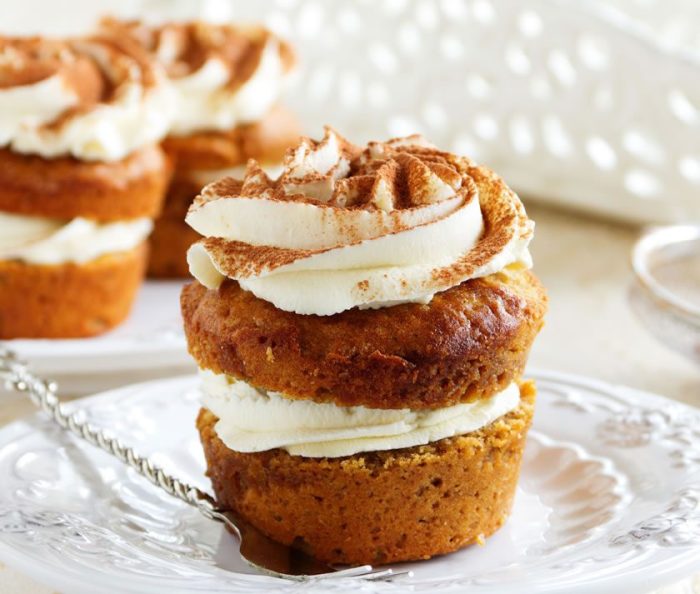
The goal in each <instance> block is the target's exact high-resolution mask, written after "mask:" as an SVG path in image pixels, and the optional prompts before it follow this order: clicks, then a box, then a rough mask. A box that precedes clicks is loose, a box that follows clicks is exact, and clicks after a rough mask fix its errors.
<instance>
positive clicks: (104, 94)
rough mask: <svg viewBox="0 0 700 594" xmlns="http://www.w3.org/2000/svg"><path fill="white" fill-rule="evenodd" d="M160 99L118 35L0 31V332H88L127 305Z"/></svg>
mask: <svg viewBox="0 0 700 594" xmlns="http://www.w3.org/2000/svg"><path fill="white" fill-rule="evenodd" d="M171 110H172V100H171V95H170V89H169V87H168V85H167V82H166V78H165V75H164V73H163V72H162V70H161V69H160V67H159V66H157V65H156V64H154V63H153V62H152V61H151V60H150V59H149V57H148V55H147V54H146V53H145V52H144V51H143V50H142V49H141V48H140V47H139V46H137V45H136V44H132V43H129V42H128V41H127V40H119V39H116V38H114V37H112V36H108V35H97V36H93V37H89V38H84V39H75V40H66V41H58V40H47V39H40V38H23V39H19V38H2V39H0V147H2V148H0V338H18V337H29V338H31V337H47V338H52V337H79V336H91V335H95V334H98V333H100V332H103V331H105V330H107V329H109V328H111V327H113V326H114V325H116V324H117V323H119V322H120V321H121V320H122V319H123V318H124V317H125V316H126V315H127V313H128V311H129V309H130V306H131V303H132V301H133V298H134V295H135V292H136V289H137V288H138V286H139V283H140V281H141V278H142V276H143V272H144V269H145V266H146V256H147V250H146V245H145V240H146V237H147V236H148V234H149V232H150V230H151V227H152V221H151V219H152V218H153V217H155V216H156V215H157V214H158V212H159V211H160V207H161V201H162V198H163V195H164V192H165V188H166V186H167V183H168V177H169V167H168V165H167V160H166V158H165V156H164V153H163V152H162V150H161V149H160V148H159V146H158V143H159V142H160V141H161V139H162V138H163V137H164V136H165V135H166V133H167V131H168V126H169V124H170V119H171Z"/></svg>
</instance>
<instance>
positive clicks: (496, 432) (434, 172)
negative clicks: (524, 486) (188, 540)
mask: <svg viewBox="0 0 700 594" xmlns="http://www.w3.org/2000/svg"><path fill="white" fill-rule="evenodd" d="M187 222H188V223H189V224H190V225H191V226H192V227H193V228H194V229H195V230H196V231H197V232H198V233H200V234H201V235H203V236H204V239H201V240H200V241H199V242H197V243H196V244H194V245H193V246H192V247H191V248H190V250H189V253H188V260H189V264H190V269H191V271H192V273H193V275H194V276H195V278H196V279H197V282H194V283H192V284H190V285H189V286H187V287H185V289H184V290H183V293H182V299H181V301H182V312H183V317H184V322H185V330H186V334H187V339H188V344H189V350H190V352H191V354H192V355H193V357H194V358H195V359H196V361H197V363H198V365H199V367H200V370H201V377H202V384H201V385H202V388H201V390H202V397H203V408H202V410H201V411H200V414H199V418H198V421H197V425H198V428H199V431H200V435H201V439H202V443H203V446H204V451H205V455H206V459H207V465H208V474H209V476H210V477H211V480H212V483H213V487H214V490H215V493H216V496H217V499H218V501H219V503H220V504H221V505H222V506H224V507H230V508H233V509H235V510H237V511H238V512H239V513H240V514H241V515H242V516H244V517H245V518H246V519H247V520H248V521H250V522H251V523H252V524H254V525H255V526H257V527H258V528H259V529H261V530H262V531H263V532H265V533H266V534H267V535H269V536H270V537H272V538H274V539H276V540H278V541H281V542H284V543H286V544H293V545H295V546H297V547H300V548H303V549H304V550H306V551H307V552H309V553H311V554H312V555H314V556H316V557H317V558H319V559H321V560H324V561H328V562H332V563H349V564H363V563H385V562H396V561H404V560H413V559H423V558H428V557H430V556H432V555H436V554H441V553H447V552H450V551H454V550H456V549H458V548H460V547H463V546H465V545H468V544H470V543H473V542H481V541H482V540H483V538H484V537H486V536H488V535H490V534H492V533H493V532H494V531H495V530H497V529H498V528H499V527H500V526H501V525H502V524H503V523H504V522H505V520H506V518H507V516H508V513H509V511H510V508H511V504H512V501H513V495H514V492H515V487H516V482H517V477H518V472H519V466H520V459H521V455H522V450H523V446H524V442H525V437H526V433H527V430H528V428H529V425H530V422H531V419H532V413H533V406H534V399H535V389H534V386H533V384H532V383H530V382H528V381H524V380H523V379H522V377H521V376H522V373H523V368H524V366H525V362H526V360H527V356H528V352H529V349H530V346H531V344H532V342H533V340H534V338H535V336H536V334H537V333H538V331H539V329H540V328H541V326H542V323H543V316H544V313H545V309H546V296H545V294H544V291H543V289H542V287H541V285H540V283H539V282H538V280H537V279H536V277H535V276H534V275H533V274H532V273H531V272H530V271H529V270H528V269H529V267H530V264H531V262H530V256H529V252H528V244H529V242H530V240H531V238H532V235H533V227H534V225H533V223H532V222H531V221H530V220H528V218H527V216H526V214H525V211H524V209H523V207H522V204H521V203H520V201H519V199H518V198H517V196H516V195H515V194H514V193H513V192H512V191H511V190H510V189H509V188H508V187H507V186H506V185H505V184H504V183H503V181H502V180H501V179H500V178H498V177H497V176H496V175H495V174H494V173H493V172H491V171H490V170H488V169H486V168H485V167H481V166H477V165H476V164H475V163H473V162H472V161H470V160H469V159H467V158H464V157H460V156H457V155H454V154H450V153H447V152H443V151H440V150H438V149H436V148H435V147H433V146H431V145H430V144H429V143H427V142H426V141H425V140H424V139H422V138H420V137H415V136H414V137H408V138H403V139H395V140H391V141H388V142H384V143H377V142H373V143H370V144H369V145H367V146H366V147H357V146H354V145H353V144H351V143H349V142H348V141H346V140H344V139H343V138H341V137H340V136H339V135H338V134H336V133H334V132H333V131H332V130H330V129H329V130H327V131H326V135H325V137H324V138H323V140H321V141H313V140H311V139H302V140H301V141H300V143H299V144H298V145H297V146H296V147H295V148H294V149H292V150H290V151H289V152H288V153H287V155H286V157H285V160H284V169H283V172H282V174H281V175H280V176H279V177H278V178H276V179H270V178H269V177H268V176H267V175H266V174H265V172H264V171H263V170H262V169H261V168H260V167H259V166H258V165H257V164H255V163H251V164H250V165H249V166H248V169H247V172H246V174H245V176H244V178H243V179H242V180H237V179H232V178H224V179H222V180H220V181H218V182H216V183H213V184H210V185H209V186H207V187H206V188H204V190H203V191H202V193H201V195H200V196H199V197H198V198H197V199H196V200H195V202H194V203H193V205H192V206H191V208H190V211H189V214H188V216H187Z"/></svg>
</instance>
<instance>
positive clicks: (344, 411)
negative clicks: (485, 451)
mask: <svg viewBox="0 0 700 594" xmlns="http://www.w3.org/2000/svg"><path fill="white" fill-rule="evenodd" d="M200 377H201V379H202V384H201V393H202V404H203V406H205V407H206V408H207V409H209V410H210V411H211V412H212V413H214V414H215V415H216V416H217V417H218V419H219V420H218V422H217V423H216V427H215V429H216V433H217V435H218V436H219V438H220V439H221V441H223V442H224V444H226V446H227V447H228V448H230V449H232V450H234V451H237V452H261V451H266V450H271V449H275V448H281V449H283V450H285V451H287V452H288V453H290V454H292V455H298V456H305V457H309V458H320V457H329V458H336V457H340V456H351V455H354V454H358V453H360V452H371V451H379V450H392V449H398V448H406V447H413V446H417V445H425V444H427V443H430V442H433V441H438V440H440V439H444V438H446V437H453V436H455V435H464V434H466V433H470V432H472V431H476V430H478V429H481V428H482V427H485V426H487V425H489V424H490V423H492V422H493V421H495V420H496V419H498V418H499V417H501V416H503V415H505V414H507V413H509V412H510V411H512V410H514V409H515V408H516V407H517V406H518V404H519V402H520V389H519V387H518V385H517V384H516V383H511V384H510V385H509V386H508V387H507V388H506V389H505V390H503V391H501V392H499V393H497V394H494V395H492V396H490V397H489V398H484V399H481V400H477V401H475V402H468V403H461V404H456V405H453V406H449V407H445V408H441V409H427V410H426V409H423V410H411V409H408V408H401V409H376V408H375V409H373V408H367V407H365V406H350V407H346V406H337V405H335V404H332V403H317V402H313V401H310V400H295V399H291V398H288V397H286V396H285V395H284V394H280V393H278V392H271V391H264V390H260V389H257V388H254V387H253V386H251V385H250V384H247V383H246V382H243V381H241V380H236V379H234V378H232V377H230V376H227V375H224V374H215V373H213V372H211V371H208V370H200Z"/></svg>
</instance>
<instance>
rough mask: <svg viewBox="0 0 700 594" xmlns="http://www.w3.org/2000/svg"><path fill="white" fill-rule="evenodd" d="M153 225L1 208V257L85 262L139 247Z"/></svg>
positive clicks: (35, 261)
mask: <svg viewBox="0 0 700 594" xmlns="http://www.w3.org/2000/svg"><path fill="white" fill-rule="evenodd" d="M152 228H153V223H152V221H151V220H150V219H147V218H142V219H134V220H131V221H117V222H110V223H98V222H95V221H91V220H88V219H83V218H76V219H73V220H70V221H62V220H59V219H50V218H43V217H29V216H24V215H16V214H10V213H3V212H0V260H18V261H20V262H25V263H27V264H45V265H55V264H66V263H71V262H72V263H76V264H84V263H85V262H89V261H90V260H94V259H95V258H98V257H100V256H103V255H105V254H109V253H113V252H122V251H127V250H130V249H133V248H135V247H136V246H138V245H139V244H140V243H141V242H143V241H144V240H145V239H146V237H148V234H149V233H150V232H151V229H152Z"/></svg>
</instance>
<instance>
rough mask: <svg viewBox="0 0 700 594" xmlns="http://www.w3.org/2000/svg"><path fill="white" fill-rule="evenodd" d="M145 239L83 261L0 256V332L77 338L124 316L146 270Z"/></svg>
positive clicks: (1, 334)
mask: <svg viewBox="0 0 700 594" xmlns="http://www.w3.org/2000/svg"><path fill="white" fill-rule="evenodd" d="M147 251H148V250H147V246H146V244H145V243H142V244H141V245H139V246H137V247H136V248H134V249H131V250H129V251H126V252H119V253H110V254H106V255H104V256H100V257H98V258H96V259H94V260H90V261H89V262H87V263H85V264H74V263H67V264H54V265H36V264H24V263H23V262H17V261H2V260H0V288H1V290H0V337H22V338H64V337H66V336H70V337H74V338H79V337H87V336H95V335H96V334H101V333H102V332H105V331H106V330H109V329H110V328H113V327H114V326H116V325H117V324H119V323H120V322H121V321H123V320H124V318H126V316H127V314H128V313H129V311H130V309H131V304H132V302H133V300H134V296H135V294H136V291H137V290H138V288H139V285H140V284H141V280H142V278H143V274H144V272H145V270H146V260H147V255H148V254H147Z"/></svg>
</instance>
